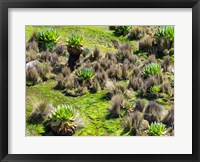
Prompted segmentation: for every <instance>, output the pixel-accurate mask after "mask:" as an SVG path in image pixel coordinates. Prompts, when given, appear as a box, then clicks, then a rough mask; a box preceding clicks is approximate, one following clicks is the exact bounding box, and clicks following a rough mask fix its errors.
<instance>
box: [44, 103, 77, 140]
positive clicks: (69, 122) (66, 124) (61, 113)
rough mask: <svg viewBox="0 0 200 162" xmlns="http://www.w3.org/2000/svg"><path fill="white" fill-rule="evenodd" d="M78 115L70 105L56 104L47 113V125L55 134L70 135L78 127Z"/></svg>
mask: <svg viewBox="0 0 200 162" xmlns="http://www.w3.org/2000/svg"><path fill="white" fill-rule="evenodd" d="M78 120H79V115H78V113H77V111H76V110H75V108H73V107H72V106H70V105H58V106H57V107H56V108H55V110H54V111H53V112H52V113H51V114H50V115H49V121H48V122H47V127H49V128H50V129H51V130H52V131H53V133H54V134H55V135H62V136H65V135H66V136H71V135H73V134H74V133H75V131H76V129H77V128H78V127H79V123H78Z"/></svg>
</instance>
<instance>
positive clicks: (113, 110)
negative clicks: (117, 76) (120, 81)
mask: <svg viewBox="0 0 200 162" xmlns="http://www.w3.org/2000/svg"><path fill="white" fill-rule="evenodd" d="M111 102H112V103H111V107H110V108H109V112H110V114H111V115H112V116H113V117H119V116H120V110H121V108H122V103H123V95H121V94H116V95H114V96H113V97H112V101H111Z"/></svg>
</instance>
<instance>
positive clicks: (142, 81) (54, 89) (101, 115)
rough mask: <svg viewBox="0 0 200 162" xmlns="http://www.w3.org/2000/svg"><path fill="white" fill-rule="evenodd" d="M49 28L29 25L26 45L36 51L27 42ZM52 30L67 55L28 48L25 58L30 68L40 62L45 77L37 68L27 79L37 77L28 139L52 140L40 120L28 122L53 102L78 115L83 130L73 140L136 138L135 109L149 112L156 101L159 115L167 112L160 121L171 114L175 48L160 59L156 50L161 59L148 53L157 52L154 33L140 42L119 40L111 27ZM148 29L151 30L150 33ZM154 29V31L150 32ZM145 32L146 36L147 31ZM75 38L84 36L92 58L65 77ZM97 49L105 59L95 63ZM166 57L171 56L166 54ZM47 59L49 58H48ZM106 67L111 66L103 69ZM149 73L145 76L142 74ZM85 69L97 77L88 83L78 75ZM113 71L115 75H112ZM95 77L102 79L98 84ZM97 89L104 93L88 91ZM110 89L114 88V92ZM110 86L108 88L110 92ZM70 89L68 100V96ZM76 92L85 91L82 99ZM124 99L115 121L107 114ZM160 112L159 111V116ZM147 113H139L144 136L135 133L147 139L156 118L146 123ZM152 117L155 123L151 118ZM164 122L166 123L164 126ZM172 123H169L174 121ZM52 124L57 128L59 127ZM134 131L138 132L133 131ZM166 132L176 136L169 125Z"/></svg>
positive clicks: (29, 104) (30, 97)
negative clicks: (44, 137) (154, 69)
mask: <svg viewBox="0 0 200 162" xmlns="http://www.w3.org/2000/svg"><path fill="white" fill-rule="evenodd" d="M46 28H48V26H26V43H27V45H28V46H34V44H31V43H32V42H31V41H29V39H30V38H31V37H32V36H33V33H34V32H38V31H41V30H43V29H46ZM51 28H53V29H55V30H56V31H57V32H58V34H59V35H60V36H61V38H60V39H59V42H58V43H57V46H58V45H62V46H63V47H64V50H65V52H63V54H60V55H58V56H57V54H55V53H56V52H47V51H41V50H38V49H37V50H35V51H34V50H32V49H30V47H29V48H27V51H26V57H27V58H28V57H29V59H30V60H28V61H27V64H28V63H30V62H31V61H38V62H39V63H40V64H41V67H40V69H39V71H40V73H42V74H40V75H42V76H39V72H37V70H38V69H37V68H38V67H36V66H35V67H33V69H31V70H32V71H31V72H29V73H27V78H28V75H29V78H31V77H33V76H34V77H36V79H35V80H31V81H30V80H28V79H27V85H26V135H29V136H41V135H54V134H53V133H52V131H49V130H48V128H47V126H46V123H45V122H46V121H45V120H43V121H39V122H35V121H34V120H35V119H36V118H33V119H32V120H30V119H31V118H32V114H33V112H34V111H36V110H37V109H38V107H39V105H40V106H41V105H42V104H43V103H49V104H50V105H52V106H53V107H57V106H58V105H63V104H67V105H71V106H72V107H74V108H75V109H76V111H78V112H79V113H80V118H81V119H82V121H83V127H82V128H78V129H77V130H76V132H75V133H74V134H73V135H74V136H127V135H133V134H134V135H136V134H135V131H137V130H136V128H135V126H132V125H131V124H132V123H131V122H130V121H129V118H130V117H132V116H131V115H132V113H134V111H135V109H136V108H137V106H138V105H137V104H138V103H139V104H141V105H142V104H144V105H143V106H141V105H139V107H143V109H144V111H145V109H148V106H149V105H150V106H151V102H153V103H154V105H153V107H154V108H155V109H156V110H155V111H156V113H160V112H159V111H160V110H161V109H163V110H161V111H162V112H161V113H162V114H161V115H162V117H163V114H164V113H165V115H166V113H168V114H170V113H171V110H173V104H174V102H173V93H174V92H173V84H174V75H173V71H172V70H173V67H174V65H173V61H174V60H173V55H174V54H172V55H171V54H170V55H169V53H170V50H171V51H172V52H173V50H172V48H171V47H170V48H171V49H167V50H166V49H165V50H164V52H163V51H161V52H162V56H158V54H160V53H159V52H160V51H159V52H157V51H156V52H157V53H156V54H157V55H154V53H153V54H152V53H150V52H152V49H154V47H152V46H153V45H152V44H153V43H154V42H153V39H154V38H151V37H153V36H151V33H150V34H147V35H145V36H144V37H141V38H134V39H129V38H128V35H126V36H123V35H122V36H116V34H113V30H109V27H108V26H52V27H51ZM147 29H148V30H149V28H147ZM150 30H154V29H151V28H150ZM145 32H147V31H146V29H145ZM73 33H76V34H77V35H82V36H83V43H82V46H83V47H84V49H86V48H87V49H88V50H89V54H88V55H87V56H84V57H83V58H80V60H81V59H82V60H81V61H82V62H81V63H80V65H79V66H77V67H76V68H75V69H74V71H70V74H67V73H69V72H68V70H69V69H68V67H67V60H68V57H69V52H68V51H67V42H66V40H67V39H68V38H69V37H70V36H71V35H72V34H73ZM147 33H148V32H147ZM113 40H115V41H117V42H119V43H120V47H118V48H116V47H114V44H113ZM125 42H126V43H128V45H126V44H125V45H124V43H125ZM141 42H142V43H144V44H145V43H146V44H145V45H146V46H148V49H147V50H146V49H145V48H146V47H145V48H143V49H144V50H141V49H142V48H141V49H139V43H141ZM149 42H150V43H149ZM152 42H153V43H152ZM141 47H142V46H141ZM120 48H121V49H120ZM95 49H98V50H97V51H96V53H97V54H98V55H101V56H100V58H98V59H96V58H95V59H94V58H93V57H94V56H93V55H94V53H95ZM156 50H157V47H156ZM130 51H131V52H130ZM166 51H167V52H166ZM172 52H171V53H172ZM99 53H100V54H99ZM165 53H167V54H166V55H165ZM47 55H50V56H48V57H47ZM54 55H56V56H55V58H56V59H55V63H52V62H53V61H54V58H51V57H53V56H54ZM44 57H45V59H44ZM84 59H85V60H84ZM109 59H110V60H109ZM52 60H53V61H52ZM113 60H114V61H113ZM106 64H107V65H106ZM148 65H152V66H154V65H156V66H158V67H157V68H158V69H157V70H158V72H155V73H154V72H152V71H151V70H152V69H150V68H151V67H148ZM99 66H100V67H99ZM104 66H108V67H106V68H105V67H104ZM145 68H146V73H145V72H144V71H145ZM148 68H149V69H148ZM81 69H90V70H91V69H92V72H93V73H94V74H93V76H92V77H90V78H89V79H86V80H83V79H82V80H81V79H80V76H78V75H79V73H80V71H81ZM124 69H125V70H124ZM171 69H172V70H171ZM114 70H115V72H113V71H114ZM43 73H44V74H43ZM105 75H106V76H107V79H106V77H105ZM151 75H152V76H151ZM34 77H33V78H34ZM97 78H98V79H99V78H100V79H99V80H98V79H97ZM102 78H103V79H102ZM95 79H96V80H98V82H97V81H96V82H95ZM72 80H73V82H75V81H76V82H78V84H80V85H82V86H83V87H84V86H85V87H84V88H86V91H87V92H85V93H83V91H84V90H83V89H81V88H82V87H79V88H80V89H81V90H80V89H78V88H77V87H75V88H74V87H73V89H70V88H67V86H71V85H68V84H69V83H70V81H72ZM59 81H60V84H63V87H64V88H61V87H59V86H58V85H60V84H58V83H59ZM109 81H111V82H112V84H113V85H112V84H111V83H110V85H109V86H108V83H109ZM104 82H105V83H104ZM32 83H33V84H32ZM70 84H71V83H70ZM73 84H75V83H73ZM80 85H79V86H80ZM94 85H95V86H96V87H95V88H96V89H98V88H99V87H98V86H100V90H96V91H95V92H92V91H91V90H89V89H90V88H91V87H92V86H93V87H92V88H94ZM112 86H114V88H113V89H112ZM58 87H59V88H60V89H59V88H58ZM108 87H109V88H110V89H108ZM135 87H136V88H135ZM69 89H70V95H69V92H68V90H69ZM77 91H81V92H82V93H83V94H81V95H76V96H73V95H72V94H71V93H77ZM115 91H116V92H115ZM112 93H114V94H112ZM117 95H118V96H117ZM114 96H115V97H116V98H115V97H114ZM120 97H121V98H123V102H121V103H120V106H121V108H120V110H119V112H117V113H118V115H117V116H113V114H111V113H113V112H111V111H109V109H110V108H111V107H112V108H113V107H115V104H117V103H115V102H117V101H118V99H119V100H120V99H121V98H120ZM50 107H51V106H50ZM45 108H46V107H45ZM154 108H153V109H154ZM157 109H159V111H158V110H157ZM115 111H118V110H115ZM144 111H143V110H142V111H141V113H140V114H142V117H141V120H142V121H145V122H148V127H147V126H146V127H145V128H142V131H143V129H144V130H145V131H143V132H142V133H141V132H140V133H137V135H147V133H146V131H147V128H149V127H150V126H149V125H150V123H153V122H152V119H148V121H147V119H146V118H145V120H143V118H144V117H143V116H144V114H145V113H144ZM157 111H158V112H157ZM40 113H41V112H38V114H39V115H41V114H40ZM114 113H115V112H114ZM143 113H144V114H143ZM148 113H149V112H148ZM138 114H139V113H138ZM138 114H137V115H138ZM140 114H139V115H140ZM149 114H150V113H149ZM149 114H148V115H149ZM36 115H37V113H36ZM42 115H44V114H42ZM133 116H134V115H133ZM149 116H150V118H151V115H149ZM149 116H148V117H149ZM152 116H154V115H152ZM163 119H164V118H163ZM163 119H162V121H164V120H163ZM131 120H132V119H131ZM135 120H136V119H135ZM153 120H155V121H157V122H158V121H159V122H160V121H161V120H160V119H159V120H157V118H156V119H153ZM171 120H172V119H171V118H170V121H171ZM142 121H141V123H142ZM145 122H144V123H145ZM44 123H45V124H44ZM54 124H57V123H56V122H55V123H54ZM125 125H126V126H125ZM129 125H131V126H130V127H131V128H128V130H127V129H126V128H125V127H128V126H129ZM133 125H134V124H133ZM143 126H144V125H143ZM132 127H134V130H133V128H132ZM166 130H167V131H166V135H171V134H173V131H172V126H171V123H169V124H168V125H167V129H166Z"/></svg>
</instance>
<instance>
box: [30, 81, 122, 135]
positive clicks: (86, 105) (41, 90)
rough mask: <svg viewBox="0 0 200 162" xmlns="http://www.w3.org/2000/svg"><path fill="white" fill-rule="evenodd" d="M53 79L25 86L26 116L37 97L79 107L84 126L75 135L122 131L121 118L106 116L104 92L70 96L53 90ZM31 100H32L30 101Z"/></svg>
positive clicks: (107, 102) (106, 104)
mask: <svg viewBox="0 0 200 162" xmlns="http://www.w3.org/2000/svg"><path fill="white" fill-rule="evenodd" d="M55 85H56V82H55V81H52V80H51V81H47V82H44V83H42V84H38V85H35V86H31V87H28V86H27V87H26V97H27V98H28V99H27V103H26V105H27V112H26V115H27V117H28V116H29V115H30V113H31V112H32V110H33V108H32V105H31V103H32V102H34V99H39V100H42V101H45V102H47V103H52V104H53V105H54V106H57V105H60V104H70V105H72V106H74V107H76V108H77V109H79V112H80V115H81V117H82V119H83V120H84V128H82V129H80V130H78V131H77V132H76V134H75V135H81V136H89V135H92V136H95V135H98V136H105V135H110V136H119V135H121V134H122V132H123V127H122V119H121V118H110V119H109V118H108V116H109V114H108V107H109V106H110V101H108V100H106V99H105V95H106V92H105V91H100V92H98V93H94V94H93V93H92V94H90V93H89V94H86V95H83V96H80V97H70V96H66V95H65V94H63V93H62V92H61V91H58V90H55V89H54V87H55ZM32 100H33V101H32Z"/></svg>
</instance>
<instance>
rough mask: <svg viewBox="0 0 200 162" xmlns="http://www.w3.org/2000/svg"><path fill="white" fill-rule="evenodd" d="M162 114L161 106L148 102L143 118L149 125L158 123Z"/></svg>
mask: <svg viewBox="0 0 200 162" xmlns="http://www.w3.org/2000/svg"><path fill="white" fill-rule="evenodd" d="M162 112H163V107H162V106H161V105H159V104H157V103H156V102H154V101H150V102H149V104H148V106H147V108H146V110H145V113H144V114H145V115H144V118H145V119H146V120H148V121H149V122H150V123H152V122H155V121H156V122H160V121H161V119H162Z"/></svg>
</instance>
